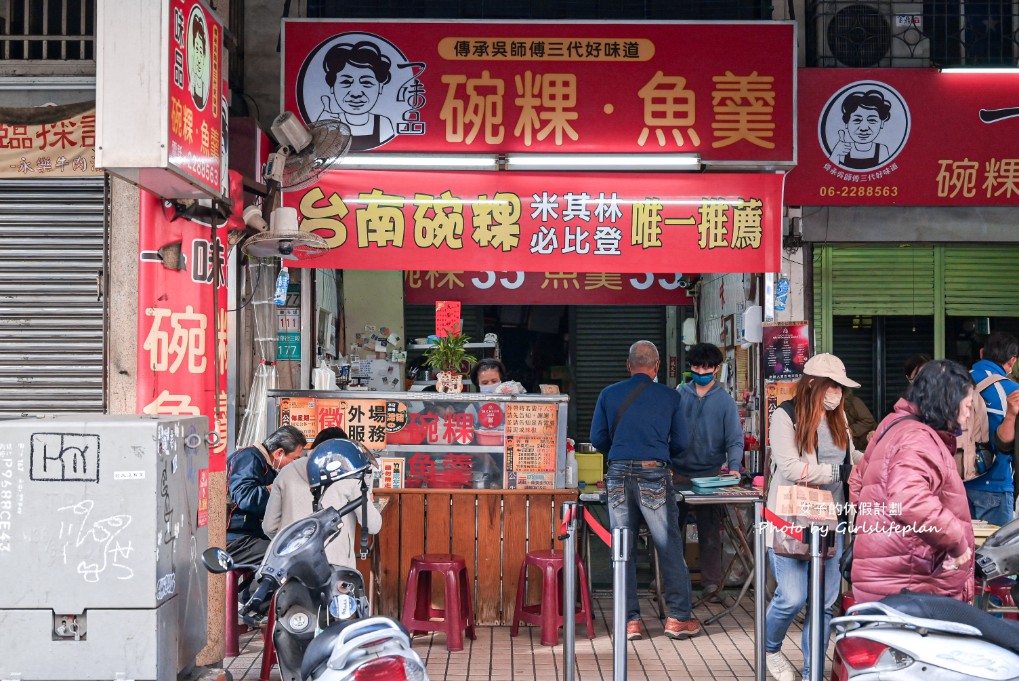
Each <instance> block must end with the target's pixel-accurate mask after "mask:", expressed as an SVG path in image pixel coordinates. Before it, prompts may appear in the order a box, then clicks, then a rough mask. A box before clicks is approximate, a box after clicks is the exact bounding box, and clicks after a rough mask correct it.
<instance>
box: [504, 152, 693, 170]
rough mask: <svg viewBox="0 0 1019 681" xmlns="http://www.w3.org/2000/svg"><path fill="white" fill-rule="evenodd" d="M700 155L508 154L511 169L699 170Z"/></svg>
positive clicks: (507, 158) (507, 161)
mask: <svg viewBox="0 0 1019 681" xmlns="http://www.w3.org/2000/svg"><path fill="white" fill-rule="evenodd" d="M700 166H701V157H700V155H699V154H655V153H649V154H507V155H506V167H507V168H508V169H510V170H600V171H611V170H639V171H644V172H647V171H652V170H694V169H696V170H699V169H700Z"/></svg>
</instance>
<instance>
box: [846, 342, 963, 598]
mask: <svg viewBox="0 0 1019 681" xmlns="http://www.w3.org/2000/svg"><path fill="white" fill-rule="evenodd" d="M973 396H974V392H973V381H972V380H971V379H970V375H969V372H967V371H966V369H964V368H963V367H962V366H961V365H959V364H957V363H956V362H952V361H949V360H939V361H934V362H928V363H927V364H925V365H924V366H923V368H922V369H920V371H919V373H917V375H916V378H915V379H914V380H913V383H912V385H910V387H909V392H908V393H907V394H906V398H905V399H900V400H899V401H898V402H897V403H896V405H895V409H894V411H893V412H892V413H891V414H889V415H888V416H886V417H885V418H884V420H883V421H882V422H881V423H880V425H878V428H877V431H876V432H875V433H874V437H873V439H872V440H871V443H870V445H869V446H868V448H867V452H866V454H864V456H863V459H862V460H861V461H860V463H859V464H858V465H857V466H856V467H855V468H854V469H853V473H852V475H851V476H850V478H849V491H850V500H851V501H852V502H853V503H854V504H855V505H856V511H857V515H856V539H855V544H854V547H853V593H854V595H855V596H856V599H857V600H858V601H860V602H866V601H876V600H880V599H882V598H884V597H885V596H888V595H891V594H895V593H899V592H900V591H902V590H903V589H908V590H910V591H917V592H923V593H932V594H940V595H943V596H950V597H952V598H957V599H959V600H962V601H967V602H968V601H972V600H973V546H974V545H973V526H972V522H971V519H970V513H969V504H968V503H967V501H966V489H965V487H963V484H962V478H961V477H959V473H958V471H957V470H956V466H955V459H954V458H953V453H954V452H955V436H956V434H957V433H959V432H961V429H962V428H965V427H966V422H967V421H968V419H969V414H970V408H971V406H972V404H973Z"/></svg>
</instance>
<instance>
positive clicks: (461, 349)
mask: <svg viewBox="0 0 1019 681" xmlns="http://www.w3.org/2000/svg"><path fill="white" fill-rule="evenodd" d="M469 340H470V339H469V338H468V337H467V336H464V335H461V334H459V333H455V334H454V333H452V332H450V333H448V334H447V335H446V336H442V337H440V338H438V339H437V340H435V341H433V342H432V346H431V347H430V348H428V349H427V350H425V354H424V360H425V364H426V365H427V366H428V367H429V368H431V369H433V370H435V371H436V372H437V374H436V376H435V378H436V380H437V383H436V385H435V390H436V391H437V392H440V393H458V392H463V375H462V373H461V372H462V371H464V366H463V365H464V363H465V362H466V363H468V366H469V364H470V363H471V362H476V361H478V358H477V357H475V356H474V355H471V354H468V352H467V343H468V342H469Z"/></svg>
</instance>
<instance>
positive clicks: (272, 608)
mask: <svg viewBox="0 0 1019 681" xmlns="http://www.w3.org/2000/svg"><path fill="white" fill-rule="evenodd" d="M275 628H276V595H275V594H273V597H272V602H271V603H270V604H269V619H268V620H266V623H265V628H264V629H262V671H261V672H260V673H259V674H258V681H269V676H270V675H271V674H272V668H273V667H275V666H276V644H275V643H274V642H273V640H272V630H273V629H275Z"/></svg>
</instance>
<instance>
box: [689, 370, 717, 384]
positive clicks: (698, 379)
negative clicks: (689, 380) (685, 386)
mask: <svg viewBox="0 0 1019 681" xmlns="http://www.w3.org/2000/svg"><path fill="white" fill-rule="evenodd" d="M690 375H691V376H692V377H693V382H694V383H696V384H697V385H700V386H705V385H710V384H711V382H712V381H713V380H715V374H714V372H712V373H710V374H698V373H696V372H693V371H691V372H690Z"/></svg>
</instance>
